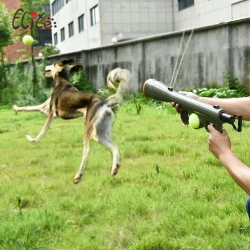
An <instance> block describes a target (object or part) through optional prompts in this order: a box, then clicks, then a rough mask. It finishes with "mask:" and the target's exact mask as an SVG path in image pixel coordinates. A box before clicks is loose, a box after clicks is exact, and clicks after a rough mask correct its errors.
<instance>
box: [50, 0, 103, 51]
mask: <svg viewBox="0 0 250 250" xmlns="http://www.w3.org/2000/svg"><path fill="white" fill-rule="evenodd" d="M52 2H53V0H51V1H50V3H52ZM98 2H99V1H98V0H88V1H83V0H71V1H70V2H69V3H67V4H66V2H65V0H64V6H63V7H62V8H61V9H60V10H59V11H58V12H57V13H56V14H55V15H54V16H53V18H54V19H55V21H56V25H57V27H56V28H54V27H53V28H52V39H53V45H55V41H54V34H55V33H57V36H58V44H57V45H56V47H57V48H58V49H59V50H60V52H61V53H62V54H63V53H69V52H74V51H79V50H82V49H89V48H93V47H99V46H101V39H100V23H97V24H95V25H93V26H91V25H90V9H91V8H92V7H94V6H95V5H97V4H98ZM51 9H52V8H51ZM82 14H84V31H82V32H80V33H79V31H78V17H79V16H81V15H82ZM72 21H73V22H74V35H73V36H72V37H69V29H68V24H69V23H70V22H72ZM63 27H64V28H65V40H64V41H63V42H61V34H60V31H61V29H62V28H63Z"/></svg>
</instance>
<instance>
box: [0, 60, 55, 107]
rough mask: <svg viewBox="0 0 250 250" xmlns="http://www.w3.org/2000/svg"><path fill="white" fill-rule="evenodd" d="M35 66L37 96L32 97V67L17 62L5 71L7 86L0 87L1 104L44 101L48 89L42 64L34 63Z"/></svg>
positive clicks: (23, 103)
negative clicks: (25, 66)
mask: <svg viewBox="0 0 250 250" xmlns="http://www.w3.org/2000/svg"><path fill="white" fill-rule="evenodd" d="M36 67H37V79H38V84H37V88H38V89H37V93H38V95H37V97H36V98H33V95H32V94H33V86H32V69H31V67H29V68H24V66H23V64H22V63H20V62H17V63H16V64H15V65H13V66H11V67H10V68H9V69H8V71H7V72H6V79H7V83H8V85H7V87H5V88H2V89H0V103H1V104H4V105H6V104H18V105H31V104H34V103H37V102H38V103H39V102H43V101H45V100H46V99H47V98H48V96H49V94H50V92H51V91H50V90H48V89H46V88H45V85H46V83H47V79H46V78H45V77H44V64H36Z"/></svg>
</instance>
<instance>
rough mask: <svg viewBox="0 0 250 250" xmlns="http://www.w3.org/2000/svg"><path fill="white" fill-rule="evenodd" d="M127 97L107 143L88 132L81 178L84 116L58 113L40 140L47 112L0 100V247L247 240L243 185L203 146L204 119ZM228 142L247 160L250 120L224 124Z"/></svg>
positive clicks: (224, 245) (210, 248)
mask: <svg viewBox="0 0 250 250" xmlns="http://www.w3.org/2000/svg"><path fill="white" fill-rule="evenodd" d="M136 113H137V111H136V108H135V105H134V104H133V103H126V104H125V105H123V106H122V107H121V108H120V109H119V110H118V112H117V113H116V120H115V123H114V126H113V139H114V141H115V142H116V143H117V145H118V147H119V149H120V153H121V169H120V172H119V173H118V175H117V176H116V177H113V178H112V177H110V168H111V155H110V152H109V151H108V150H107V149H106V148H104V147H103V146H101V145H99V144H97V143H96V142H94V141H93V142H91V150H90V156H89V160H88V164H87V168H86V170H85V173H84V176H83V179H82V181H81V182H80V183H79V184H78V185H75V184H73V177H74V175H75V172H76V171H77V169H78V167H79V164H80V161H81V154H82V134H83V120H82V119H81V118H79V119H75V120H70V121H64V120H60V119H58V120H55V121H54V122H53V123H52V125H51V128H50V129H49V131H48V132H47V134H46V136H45V137H44V138H43V140H42V141H41V142H39V143H35V144H31V143H29V142H28V141H27V140H26V139H25V135H26V134H29V135H31V136H36V135H37V134H38V133H39V132H40V129H41V127H42V125H43V123H44V121H45V116H43V115H42V114H34V113H19V114H18V115H15V114H14V112H12V110H11V109H6V108H5V109H0V116H1V118H0V181H1V184H0V249H1V250H2V249H3V250H12V249H14V250H24V249H25V250H26V249H44V250H45V249H46V250H48V249H49V250H77V249H80V250H84V249H86V250H87V249H88V250H89V249H101V250H106V249H130V250H161V249H173V250H176V249H195V250H199V249H202V250H203V249H205V250H217V249H218V250H221V249H226V250H230V249H232V250H235V249H237V250H239V249H241V250H243V249H249V248H250V238H249V233H250V225H249V220H248V218H247V215H246V212H245V200H246V198H247V196H246V194H245V193H244V192H243V191H242V190H241V189H240V188H239V187H238V186H237V185H236V184H235V182H234V181H233V180H232V178H231V177H230V176H229V175H228V173H227V172H226V170H225V169H224V167H223V166H222V165H221V164H220V163H219V161H218V160H217V159H216V158H214V157H213V155H212V154H211V153H210V152H209V151H208V149H207V147H208V146H207V139H208V134H207V132H206V131H205V129H199V130H193V129H191V128H189V127H186V126H185V125H183V124H182V122H181V120H180V117H179V115H178V114H176V113H175V111H174V109H173V108H172V107H167V108H166V109H162V108H159V107H158V108H157V107H156V106H154V105H151V106H147V105H143V106H142V110H141V111H140V114H139V115H137V114H136ZM225 127H226V129H227V130H228V132H229V134H230V137H231V141H232V145H233V150H234V151H235V152H236V153H237V155H239V157H240V158H241V159H242V160H243V161H244V162H245V163H246V164H248V165H249V164H250V160H249V142H248V141H247V140H246V139H245V138H249V137H250V129H249V128H248V127H249V124H245V123H244V127H243V132H242V133H237V132H234V131H233V129H232V128H231V127H230V126H228V125H226V126H225Z"/></svg>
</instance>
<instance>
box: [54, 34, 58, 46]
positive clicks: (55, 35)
mask: <svg viewBox="0 0 250 250" xmlns="http://www.w3.org/2000/svg"><path fill="white" fill-rule="evenodd" d="M54 44H55V45H57V44H58V37H57V32H56V33H54Z"/></svg>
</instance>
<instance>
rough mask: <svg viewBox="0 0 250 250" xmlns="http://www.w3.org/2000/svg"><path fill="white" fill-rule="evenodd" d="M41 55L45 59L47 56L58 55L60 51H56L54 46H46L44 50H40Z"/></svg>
mask: <svg viewBox="0 0 250 250" xmlns="http://www.w3.org/2000/svg"><path fill="white" fill-rule="evenodd" d="M41 53H42V54H43V56H44V57H45V58H46V57H48V56H52V55H56V54H60V50H59V49H57V48H56V47H55V46H46V47H45V48H44V49H42V50H41Z"/></svg>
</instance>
